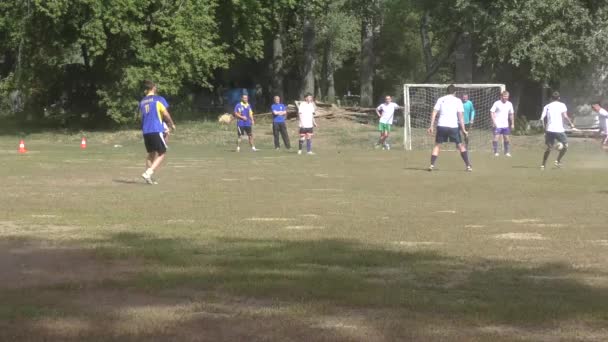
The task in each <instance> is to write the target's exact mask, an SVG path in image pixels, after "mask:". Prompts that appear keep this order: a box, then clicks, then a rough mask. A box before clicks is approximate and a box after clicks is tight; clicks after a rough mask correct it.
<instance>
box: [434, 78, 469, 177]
mask: <svg viewBox="0 0 608 342" xmlns="http://www.w3.org/2000/svg"><path fill="white" fill-rule="evenodd" d="M463 113H464V107H463V105H462V101H461V100H460V99H459V98H457V97H456V87H455V86H454V85H449V86H448V94H447V95H446V96H443V97H441V98H439V100H437V104H435V107H434V108H433V113H432V114H431V126H430V127H429V129H428V133H429V134H433V132H434V129H435V128H434V125H435V118H436V117H437V115H439V119H438V122H437V135H436V136H435V147H434V148H433V152H432V154H431V166H430V167H429V171H433V170H434V169H435V162H436V161H437V157H438V156H439V152H440V150H441V144H443V143H445V142H448V141H452V142H454V143H456V147H457V148H458V150H460V156H461V157H462V160H463V161H464V163H465V165H466V167H467V168H466V170H467V171H469V172H470V171H473V168H472V166H471V163H470V162H469V152H467V148H466V147H465V146H464V144H462V143H461V141H460V132H459V130H458V127H460V128H461V129H462V133H464V135H465V136H466V135H467V134H469V133H468V132H467V130H466V128H465V126H464V117H463Z"/></svg>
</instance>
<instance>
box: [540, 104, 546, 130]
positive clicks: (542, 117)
mask: <svg viewBox="0 0 608 342" xmlns="http://www.w3.org/2000/svg"><path fill="white" fill-rule="evenodd" d="M546 117H547V110H546V109H543V113H542V114H541V115H540V122H541V123H542V124H543V128H545V127H546V125H545V118H546Z"/></svg>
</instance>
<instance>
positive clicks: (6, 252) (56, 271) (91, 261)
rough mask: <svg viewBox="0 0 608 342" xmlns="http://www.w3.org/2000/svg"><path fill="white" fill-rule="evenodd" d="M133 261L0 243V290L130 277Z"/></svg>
mask: <svg viewBox="0 0 608 342" xmlns="http://www.w3.org/2000/svg"><path fill="white" fill-rule="evenodd" d="M137 266H139V263H137V262H134V261H133V260H120V261H106V260H101V259H100V258H99V257H97V256H96V255H95V253H94V252H92V251H87V250H83V249H76V248H68V247H60V246H54V245H52V244H47V243H42V242H31V241H28V242H22V241H18V240H16V241H0V279H2V281H1V282H0V289H18V288H30V287H38V286H52V285H57V284H64V283H76V284H86V283H89V282H96V281H102V280H107V279H121V278H124V277H126V276H127V275H130V274H133V273H134V272H135V271H136V270H137Z"/></svg>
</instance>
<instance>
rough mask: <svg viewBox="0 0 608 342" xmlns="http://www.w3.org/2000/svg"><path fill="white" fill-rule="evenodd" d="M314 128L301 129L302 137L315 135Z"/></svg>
mask: <svg viewBox="0 0 608 342" xmlns="http://www.w3.org/2000/svg"><path fill="white" fill-rule="evenodd" d="M313 134H314V132H313V128H312V127H310V128H304V127H300V135H313Z"/></svg>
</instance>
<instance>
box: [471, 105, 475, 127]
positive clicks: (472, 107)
mask: <svg viewBox="0 0 608 342" xmlns="http://www.w3.org/2000/svg"><path fill="white" fill-rule="evenodd" d="M474 121H475V106H473V103H472V102H471V125H472V124H473V122H474Z"/></svg>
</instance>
